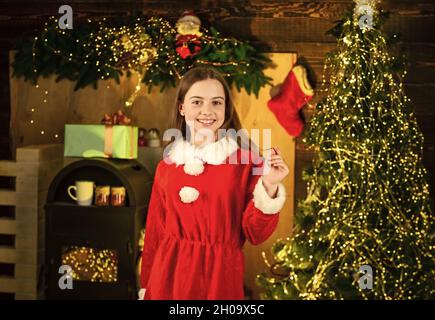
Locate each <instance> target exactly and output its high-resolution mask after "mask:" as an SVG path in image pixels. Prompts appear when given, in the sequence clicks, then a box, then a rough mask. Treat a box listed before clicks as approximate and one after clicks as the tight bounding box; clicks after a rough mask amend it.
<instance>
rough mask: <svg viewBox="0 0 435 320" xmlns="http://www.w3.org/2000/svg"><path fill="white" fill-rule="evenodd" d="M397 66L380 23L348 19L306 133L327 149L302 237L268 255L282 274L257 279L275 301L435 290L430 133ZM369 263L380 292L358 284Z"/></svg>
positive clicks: (299, 230)
mask: <svg viewBox="0 0 435 320" xmlns="http://www.w3.org/2000/svg"><path fill="white" fill-rule="evenodd" d="M394 63H395V61H394V57H391V56H390V54H389V53H388V48H387V43H386V40H385V36H384V35H383V34H382V32H381V31H380V30H379V29H377V28H372V29H366V30H364V29H363V30H361V28H360V27H359V25H358V21H355V20H353V19H352V18H350V19H348V20H347V21H346V22H345V23H344V25H343V33H342V36H341V37H340V38H339V40H338V43H337V50H336V51H335V52H334V53H333V54H332V55H331V56H330V57H329V58H327V61H326V64H325V70H324V76H323V84H322V88H323V91H324V92H325V94H326V99H325V100H324V101H323V102H322V103H319V104H318V106H317V112H316V113H315V115H314V116H313V118H312V120H311V122H310V127H309V131H308V133H307V135H306V137H305V139H304V143H307V145H308V146H309V147H311V148H313V149H315V150H316V151H317V154H318V156H317V159H315V160H314V161H313V168H312V169H311V171H310V172H308V174H307V176H306V180H307V197H306V199H305V200H304V201H303V202H301V203H300V205H299V208H298V211H297V214H296V229H295V235H294V237H293V238H286V239H284V240H281V241H278V242H277V243H276V244H275V245H274V247H273V250H272V251H273V254H274V260H275V262H274V263H270V262H269V261H268V259H267V258H266V256H265V255H264V259H265V262H266V264H267V265H268V266H269V267H270V271H271V273H272V276H270V277H269V276H265V275H259V277H258V278H257V279H258V281H259V283H260V285H262V286H264V287H266V288H267V289H268V291H267V294H268V296H267V297H268V298H272V299H283V298H287V299H288V298H296V299H309V300H311V299H313V300H314V299H346V298H347V299H358V298H359V299H361V298H362V299H384V300H391V299H421V298H428V297H430V296H432V297H433V295H434V285H433V279H434V278H435V274H434V268H433V267H434V265H435V263H434V261H435V260H434V256H433V249H434V245H433V240H432V239H433V237H432V235H431V232H432V230H433V222H434V221H433V216H432V213H431V208H430V206H429V185H428V183H427V180H426V177H427V172H426V170H425V168H424V167H423V165H422V151H423V136H422V134H421V132H420V130H419V128H418V124H417V122H416V118H415V116H414V114H413V113H412V110H411V109H410V100H409V99H408V98H407V97H406V96H405V94H404V92H403V86H402V83H401V81H400V80H401V79H402V77H403V76H405V74H406V72H402V73H401V74H400V76H399V77H395V74H394V71H393V68H392V66H393V65H394ZM326 74H328V75H329V77H328V79H326V77H325V75H326ZM327 80H329V81H327ZM363 265H370V266H371V267H372V268H373V270H374V272H375V274H374V276H373V290H365V289H364V288H362V287H360V286H359V285H358V279H359V278H360V277H361V274H359V272H358V270H359V268H360V267H361V266H363Z"/></svg>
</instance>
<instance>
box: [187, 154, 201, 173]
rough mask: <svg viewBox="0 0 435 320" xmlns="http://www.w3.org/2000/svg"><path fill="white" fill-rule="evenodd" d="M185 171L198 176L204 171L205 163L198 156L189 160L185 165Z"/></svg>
mask: <svg viewBox="0 0 435 320" xmlns="http://www.w3.org/2000/svg"><path fill="white" fill-rule="evenodd" d="M184 172H185V173H187V174H190V175H192V176H197V175H199V174H201V173H203V172H204V163H203V162H202V160H200V159H197V158H194V159H192V160H188V161H187V162H186V163H185V165H184Z"/></svg>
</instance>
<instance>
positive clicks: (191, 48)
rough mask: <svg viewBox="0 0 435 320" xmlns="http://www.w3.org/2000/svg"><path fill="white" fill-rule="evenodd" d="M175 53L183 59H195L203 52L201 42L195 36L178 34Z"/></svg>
mask: <svg viewBox="0 0 435 320" xmlns="http://www.w3.org/2000/svg"><path fill="white" fill-rule="evenodd" d="M175 40H176V42H175V47H176V49H175V51H177V52H178V54H179V55H180V57H181V58H182V59H187V58H188V57H194V56H196V55H197V54H198V53H199V52H200V51H201V41H200V40H199V38H198V37H197V36H196V35H193V34H185V35H181V34H177V35H176V36H175Z"/></svg>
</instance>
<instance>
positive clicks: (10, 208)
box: [0, 144, 63, 300]
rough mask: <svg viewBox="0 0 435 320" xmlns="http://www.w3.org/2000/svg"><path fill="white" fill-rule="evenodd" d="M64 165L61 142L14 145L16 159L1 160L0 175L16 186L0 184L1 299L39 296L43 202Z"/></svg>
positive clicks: (42, 247)
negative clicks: (5, 186) (50, 185)
mask: <svg viewBox="0 0 435 320" xmlns="http://www.w3.org/2000/svg"><path fill="white" fill-rule="evenodd" d="M62 165H63V145H61V144H50V145H38V146H27V147H24V148H19V149H17V161H7V160H1V161H0V175H3V176H12V177H14V178H15V180H16V183H15V188H14V189H5V188H0V238H1V239H2V241H1V242H0V266H1V268H0V300H1V299H2V298H5V297H11V298H15V299H17V300H28V299H31V300H34V299H37V298H40V297H42V295H43V289H44V287H43V286H42V283H41V280H42V271H43V264H44V255H45V243H44V242H45V213H44V208H43V205H44V204H45V200H46V197H47V192H48V188H49V184H50V182H51V180H52V179H53V177H54V174H56V173H57V170H58V169H60V168H61V166H62Z"/></svg>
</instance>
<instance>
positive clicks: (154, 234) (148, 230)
mask: <svg viewBox="0 0 435 320" xmlns="http://www.w3.org/2000/svg"><path fill="white" fill-rule="evenodd" d="M160 167H161V166H160V164H159V165H158V166H157V169H156V174H155V176H154V183H153V187H152V191H151V198H150V202H149V207H148V214H147V219H146V224H145V238H144V247H143V251H142V270H141V275H140V283H141V287H142V288H146V286H147V283H148V278H149V275H150V272H151V268H152V266H153V261H154V256H155V254H156V251H157V249H158V246H159V243H160V239H162V237H163V233H164V229H165V206H164V203H165V201H164V193H163V192H162V191H161V187H160V182H161V181H160V178H161V173H160V171H161V169H160Z"/></svg>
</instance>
